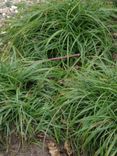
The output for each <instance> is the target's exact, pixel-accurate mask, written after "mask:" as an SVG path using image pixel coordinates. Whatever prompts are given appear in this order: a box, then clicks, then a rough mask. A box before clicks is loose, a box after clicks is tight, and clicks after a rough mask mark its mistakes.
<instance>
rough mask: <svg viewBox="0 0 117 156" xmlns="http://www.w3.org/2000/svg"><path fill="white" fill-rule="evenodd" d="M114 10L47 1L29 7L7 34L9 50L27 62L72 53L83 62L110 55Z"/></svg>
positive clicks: (96, 3)
mask: <svg viewBox="0 0 117 156" xmlns="http://www.w3.org/2000/svg"><path fill="white" fill-rule="evenodd" d="M115 10H116V9H113V8H111V9H110V8H108V7H106V5H105V4H104V3H103V2H102V1H95V0H90V1H85V0H83V1H80V0H73V1H71V0H65V1H56V2H54V1H50V2H47V3H44V4H43V3H42V4H39V5H36V6H32V7H31V8H29V9H27V11H25V12H23V13H22V14H21V15H19V16H18V17H16V19H14V20H13V22H12V23H11V25H10V27H9V28H8V31H7V37H8V40H10V45H11V49H12V48H15V49H16V51H17V52H18V54H19V53H20V54H21V55H22V56H23V57H28V58H29V59H44V58H51V57H57V56H64V55H69V54H74V53H80V54H81V61H82V62H84V61H85V60H87V59H88V58H90V57H91V56H95V55H103V56H106V57H107V56H108V55H109V56H110V55H111V52H110V50H112V40H113V39H112V36H111V31H112V27H111V26H110V22H111V21H112V16H113V15H114V14H115V12H116V11H115Z"/></svg>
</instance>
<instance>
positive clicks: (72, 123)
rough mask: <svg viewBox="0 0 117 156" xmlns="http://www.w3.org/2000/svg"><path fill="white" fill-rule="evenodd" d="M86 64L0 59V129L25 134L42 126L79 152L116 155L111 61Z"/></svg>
mask: <svg viewBox="0 0 117 156" xmlns="http://www.w3.org/2000/svg"><path fill="white" fill-rule="evenodd" d="M92 67H93V66H88V67H87V68H85V69H84V68H81V69H80V71H78V70H76V69H75V68H71V69H70V68H68V69H66V70H64V69H62V68H60V67H59V68H57V67H54V68H47V67H46V68H45V65H44V64H42V63H37V64H35V63H34V64H30V63H28V64H27V63H25V62H24V63H23V65H22V62H14V63H13V62H12V63H11V64H10V63H1V64H0V119H1V120H0V121H1V127H0V131H1V132H3V133H4V135H6V134H7V135H10V134H11V133H12V132H15V133H17V134H19V135H20V136H22V137H23V138H25V139H26V138H30V137H32V136H34V135H35V134H36V133H38V132H44V133H47V134H48V135H50V136H53V137H54V138H56V140H57V141H58V142H61V141H64V140H70V141H71V142H72V143H73V145H74V150H76V153H77V154H79V155H80V153H81V152H83V151H84V150H85V153H87V155H91V156H93V155H94V154H95V155H100V156H104V155H105V153H106V156H110V155H113V156H116V154H117V149H116V145H117V125H116V124H117V123H116V122H117V109H116V103H117V100H116V99H117V65H116V64H114V63H112V64H111V65H110V66H105V65H104V64H103V63H102V64H100V66H98V65H97V67H96V68H98V70H95V69H93V68H94V67H95V66H94V67H93V68H92ZM63 138H64V139H63Z"/></svg>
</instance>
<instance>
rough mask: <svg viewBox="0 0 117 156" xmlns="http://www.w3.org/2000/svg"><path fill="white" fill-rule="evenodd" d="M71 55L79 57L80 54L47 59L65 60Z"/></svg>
mask: <svg viewBox="0 0 117 156" xmlns="http://www.w3.org/2000/svg"><path fill="white" fill-rule="evenodd" d="M73 57H80V54H73V55H66V56H62V57H54V58H49V59H48V60H49V61H59V60H65V59H69V58H73Z"/></svg>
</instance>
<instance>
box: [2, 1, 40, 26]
mask: <svg viewBox="0 0 117 156" xmlns="http://www.w3.org/2000/svg"><path fill="white" fill-rule="evenodd" d="M40 1H41V0H0V27H2V26H4V21H5V19H8V18H10V17H11V16H15V14H17V13H18V7H17V5H18V4H19V3H21V2H23V3H25V4H26V5H27V6H28V5H31V4H33V3H38V2H40Z"/></svg>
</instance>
